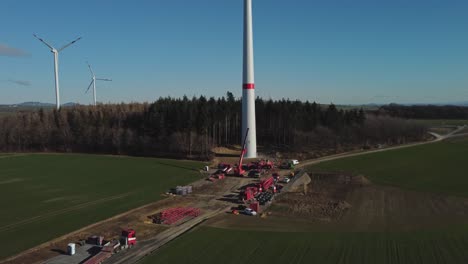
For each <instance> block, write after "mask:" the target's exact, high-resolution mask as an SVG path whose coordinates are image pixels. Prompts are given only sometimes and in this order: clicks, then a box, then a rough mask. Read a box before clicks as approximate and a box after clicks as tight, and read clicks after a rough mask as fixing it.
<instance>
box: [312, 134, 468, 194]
mask: <svg viewBox="0 0 468 264" xmlns="http://www.w3.org/2000/svg"><path fill="white" fill-rule="evenodd" d="M467 155H468V138H467V137H465V138H454V139H450V140H445V141H442V142H437V143H433V144H426V145H421V146H416V147H411V148H406V149H397V150H390V151H385V152H379V153H372V154H367V155H361V156H356V157H349V158H343V159H339V160H334V161H330V162H324V163H320V164H318V165H314V166H313V167H311V170H313V171H327V172H330V171H334V172H350V173H354V174H362V175H364V176H366V177H367V178H368V179H370V180H371V181H372V182H373V183H376V184H383V185H391V186H397V187H403V188H405V189H410V190H416V191H425V192H432V193H439V194H449V195H458V196H464V197H468V177H467V171H468V163H467V162H466V161H467Z"/></svg>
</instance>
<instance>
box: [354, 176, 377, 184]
mask: <svg viewBox="0 0 468 264" xmlns="http://www.w3.org/2000/svg"><path fill="white" fill-rule="evenodd" d="M351 183H352V184H353V185H359V186H368V185H371V184H372V183H371V181H370V180H369V179H367V178H366V177H365V176H363V175H358V176H353V177H352V178H351Z"/></svg>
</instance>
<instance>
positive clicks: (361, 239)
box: [142, 227, 468, 264]
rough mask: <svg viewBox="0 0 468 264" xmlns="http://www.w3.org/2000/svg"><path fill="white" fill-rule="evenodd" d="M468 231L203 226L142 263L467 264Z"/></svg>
mask: <svg viewBox="0 0 468 264" xmlns="http://www.w3.org/2000/svg"><path fill="white" fill-rule="evenodd" d="M466 248H468V230H467V229H466V228H465V230H464V232H463V233H459V232H454V231H451V230H438V231H421V232H408V233H330V232H323V233H322V232H317V233H293V232H290V233H288V232H261V231H246V230H234V229H217V228H209V227H203V228H200V229H198V230H196V231H194V232H191V233H189V234H187V235H185V236H184V237H183V238H180V239H177V240H176V241H174V242H172V243H171V244H169V245H168V246H166V247H163V248H162V249H161V250H159V251H157V253H155V254H154V255H153V256H151V257H149V258H147V259H145V261H143V262H142V264H154V263H171V264H172V263H203V264H211V263H213V264H214V263H226V264H228V263H256V264H263V263H265V264H269V263H291V264H292V263H304V264H306V263H320V264H324V263H356V264H365V263H369V264H375V263H421V264H422V263H424V264H430V263H467V262H468V250H466Z"/></svg>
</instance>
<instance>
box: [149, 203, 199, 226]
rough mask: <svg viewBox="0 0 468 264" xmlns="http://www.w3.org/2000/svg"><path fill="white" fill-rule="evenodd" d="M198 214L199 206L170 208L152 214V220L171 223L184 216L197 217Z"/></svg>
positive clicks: (158, 222) (159, 222)
mask: <svg viewBox="0 0 468 264" xmlns="http://www.w3.org/2000/svg"><path fill="white" fill-rule="evenodd" d="M199 215H200V209H199V208H190V207H187V208H171V209H167V210H164V211H162V212H160V213H158V214H157V215H155V216H153V221H154V222H155V223H157V224H166V225H172V224H174V223H177V222H178V221H180V220H182V219H184V218H186V217H197V216H199Z"/></svg>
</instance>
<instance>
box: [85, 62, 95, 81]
mask: <svg viewBox="0 0 468 264" xmlns="http://www.w3.org/2000/svg"><path fill="white" fill-rule="evenodd" d="M86 64H88V68H89V71H90V72H91V74H92V75H93V77H94V76H95V75H94V72H93V69H91V65H89V63H88V62H86Z"/></svg>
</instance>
